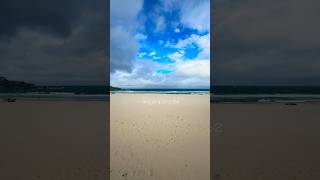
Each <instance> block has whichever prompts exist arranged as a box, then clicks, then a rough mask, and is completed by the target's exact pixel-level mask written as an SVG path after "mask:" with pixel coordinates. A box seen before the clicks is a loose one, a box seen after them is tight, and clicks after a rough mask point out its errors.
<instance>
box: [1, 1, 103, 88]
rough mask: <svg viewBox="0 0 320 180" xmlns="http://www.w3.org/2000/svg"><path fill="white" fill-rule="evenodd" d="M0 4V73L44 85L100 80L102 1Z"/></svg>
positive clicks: (98, 81)
mask: <svg viewBox="0 0 320 180" xmlns="http://www.w3.org/2000/svg"><path fill="white" fill-rule="evenodd" d="M0 4H1V5H0V12H1V16H0V20H1V22H2V23H3V24H2V25H3V26H2V27H3V28H1V30H0V59H1V61H0V76H6V77H8V78H9V79H14V80H23V81H29V82H32V83H36V84H44V85H65V84H69V85H102V84H106V81H107V79H108V78H107V76H108V74H107V61H106V57H107V56H106V55H107V44H106V43H105V42H106V41H108V39H107V36H106V34H105V32H106V27H107V26H106V25H107V23H108V18H107V16H106V12H107V9H106V7H107V6H106V4H105V3H102V2H91V3H88V2H86V1H82V0H79V1H75V0H66V1H55V2H51V1H37V0H31V1H28V2H27V1H26V2H21V1H16V0H13V1H6V0H4V1H1V3H0Z"/></svg>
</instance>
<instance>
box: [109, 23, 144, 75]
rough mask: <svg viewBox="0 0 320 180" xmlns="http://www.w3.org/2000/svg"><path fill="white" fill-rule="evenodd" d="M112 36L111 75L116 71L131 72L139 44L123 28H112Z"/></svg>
mask: <svg viewBox="0 0 320 180" xmlns="http://www.w3.org/2000/svg"><path fill="white" fill-rule="evenodd" d="M110 34H111V36H110V46H111V47H110V48H111V50H110V57H111V58H110V66H111V73H113V72H115V71H116V70H124V71H128V72H129V71H131V70H132V64H133V61H134V58H135V55H136V53H137V50H138V47H139V46H138V43H137V42H136V40H135V38H134V36H132V34H131V33H130V32H128V31H127V30H126V29H124V28H123V27H122V26H116V27H111V30H110Z"/></svg>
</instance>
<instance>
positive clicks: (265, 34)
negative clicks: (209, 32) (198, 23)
mask: <svg viewBox="0 0 320 180" xmlns="http://www.w3.org/2000/svg"><path fill="white" fill-rule="evenodd" d="M319 7H320V1H318V0H305V1H301V0H260V1H257V0H216V1H215V9H216V13H215V14H216V16H215V17H214V19H213V21H214V26H215V29H214V31H215V42H214V43H215V46H216V50H215V52H214V61H213V62H212V63H213V66H212V67H213V68H212V70H211V72H212V84H213V85H320V51H319V49H320V33H319V32H320V24H319V23H318V21H319V19H320V10H319Z"/></svg>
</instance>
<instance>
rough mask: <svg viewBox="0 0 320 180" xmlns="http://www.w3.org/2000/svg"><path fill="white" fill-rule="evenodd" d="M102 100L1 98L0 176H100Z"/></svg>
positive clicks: (65, 179) (77, 179)
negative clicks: (9, 100)
mask: <svg viewBox="0 0 320 180" xmlns="http://www.w3.org/2000/svg"><path fill="white" fill-rule="evenodd" d="M107 108H108V103H107V102H105V101H55V100H50V101H38V100H28V101H23V100H20V99H18V100H17V102H14V103H8V102H3V101H0V123H1V126H0V128H1V129H0V147H1V148H0V154H1V156H0V158H1V159H0V169H1V173H0V179H8V180H9V179H10V180H11V179H12V180H25V179H30V180H41V179H44V180H48V179H52V180H69V179H71V180H73V179H74V180H81V179H83V180H88V179H91V180H105V179H107V178H106V177H107V164H108V158H109V153H108V152H109V151H108V149H109V148H108V147H107V142H108V140H109V137H108V135H107V117H108V114H107V110H106V109H107Z"/></svg>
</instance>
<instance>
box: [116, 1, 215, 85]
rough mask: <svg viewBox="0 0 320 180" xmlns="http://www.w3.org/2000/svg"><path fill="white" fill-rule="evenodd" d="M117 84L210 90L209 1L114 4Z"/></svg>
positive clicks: (117, 2) (118, 2)
mask: <svg viewBox="0 0 320 180" xmlns="http://www.w3.org/2000/svg"><path fill="white" fill-rule="evenodd" d="M110 8H111V17H110V18H111V20H110V24H111V27H110V38H111V39H110V45H111V46H110V48H111V49H110V57H111V59H110V65H111V66H110V68H111V69H110V70H111V72H110V73H111V77H110V78H111V85H113V86H116V87H123V88H207V87H209V84H210V2H209V0H144V1H143V0H111V4H110Z"/></svg>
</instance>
